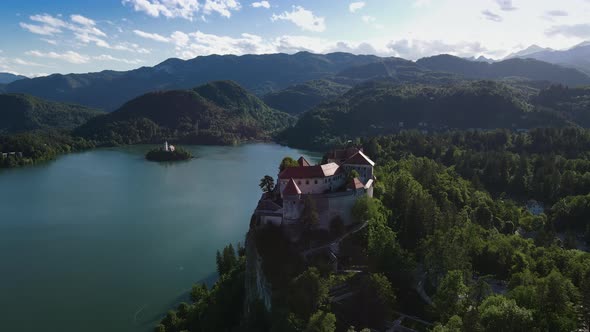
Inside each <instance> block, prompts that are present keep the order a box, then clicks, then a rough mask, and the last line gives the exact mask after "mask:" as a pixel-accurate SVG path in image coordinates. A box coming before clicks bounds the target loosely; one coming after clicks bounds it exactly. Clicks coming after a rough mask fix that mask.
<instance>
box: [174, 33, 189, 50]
mask: <svg viewBox="0 0 590 332" xmlns="http://www.w3.org/2000/svg"><path fill="white" fill-rule="evenodd" d="M170 40H172V42H174V44H176V45H177V46H178V47H185V46H187V45H188V42H189V40H190V37H189V35H187V34H186V33H184V32H181V31H174V32H173V33H172V35H170Z"/></svg>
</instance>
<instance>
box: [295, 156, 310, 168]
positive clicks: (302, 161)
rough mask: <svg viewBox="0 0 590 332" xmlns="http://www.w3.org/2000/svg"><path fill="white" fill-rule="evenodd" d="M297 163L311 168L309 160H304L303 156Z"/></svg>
mask: <svg viewBox="0 0 590 332" xmlns="http://www.w3.org/2000/svg"><path fill="white" fill-rule="evenodd" d="M297 163H298V164H299V166H305V167H307V166H311V165H310V164H309V162H308V161H307V160H305V158H303V156H301V157H299V159H297Z"/></svg>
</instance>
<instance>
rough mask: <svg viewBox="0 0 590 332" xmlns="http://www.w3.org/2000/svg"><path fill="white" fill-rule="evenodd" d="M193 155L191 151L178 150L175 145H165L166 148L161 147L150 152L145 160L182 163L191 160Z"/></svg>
mask: <svg viewBox="0 0 590 332" xmlns="http://www.w3.org/2000/svg"><path fill="white" fill-rule="evenodd" d="M192 157H193V155H192V154H191V153H190V151H187V150H184V149H182V148H176V147H175V146H174V145H170V144H168V142H165V143H164V147H163V148H162V147H159V148H155V149H152V150H150V151H148V153H146V155H145V159H147V160H149V161H180V160H188V159H191V158H192Z"/></svg>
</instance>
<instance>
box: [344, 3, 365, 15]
mask: <svg viewBox="0 0 590 332" xmlns="http://www.w3.org/2000/svg"><path fill="white" fill-rule="evenodd" d="M365 5H366V3H365V2H364V1H358V2H352V3H351V4H350V5H348V11H350V12H351V13H355V12H356V11H358V10H361V9H363V8H364V7H365Z"/></svg>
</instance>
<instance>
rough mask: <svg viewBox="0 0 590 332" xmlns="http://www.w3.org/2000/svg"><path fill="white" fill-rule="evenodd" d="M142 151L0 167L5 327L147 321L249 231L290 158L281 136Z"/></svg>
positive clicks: (91, 326) (210, 275)
mask: <svg viewBox="0 0 590 332" xmlns="http://www.w3.org/2000/svg"><path fill="white" fill-rule="evenodd" d="M185 148H187V149H188V150H190V151H191V152H192V153H193V155H195V156H196V158H195V159H192V160H190V161H186V162H179V163H174V164H162V163H152V162H148V161H145V160H144V158H143V156H144V153H145V152H146V151H147V150H149V149H150V147H148V146H135V147H126V148H116V149H99V150H93V151H88V152H84V153H79V154H71V155H66V156H62V157H60V158H58V159H57V160H56V161H53V162H49V163H46V164H43V165H39V166H34V167H26V168H21V169H14V170H0V330H2V331H10V332H12V331H18V332H20V331H24V332H28V331H59V332H68V331H72V332H74V331H76V332H79V331H101V332H104V331H113V332H116V331H141V332H144V331H151V330H152V329H153V327H154V324H155V322H156V321H158V320H159V318H160V317H161V316H162V315H163V314H164V313H165V311H166V310H168V309H169V308H170V307H171V306H173V305H175V304H176V303H178V302H179V301H181V300H184V299H186V298H187V292H188V290H189V289H190V287H191V285H192V283H193V282H198V281H203V280H208V281H211V280H214V279H215V273H214V272H215V252H216V250H218V249H221V248H223V246H225V245H226V244H228V243H230V242H231V243H237V242H243V241H244V235H245V233H246V231H247V230H248V225H249V220H250V215H251V213H252V211H253V209H254V207H255V206H256V202H257V201H258V199H259V197H260V189H259V187H258V183H259V181H260V178H262V177H263V176H264V175H266V174H269V175H272V176H275V175H276V172H277V170H278V165H279V163H280V161H281V159H282V158H283V157H284V156H292V157H294V158H296V157H299V156H300V155H304V156H306V157H307V158H309V159H310V160H314V161H316V160H318V158H319V155H317V154H310V153H307V152H305V151H298V150H294V149H291V148H288V147H283V146H279V145H275V144H248V145H241V146H233V147H211V146H192V147H185Z"/></svg>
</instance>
